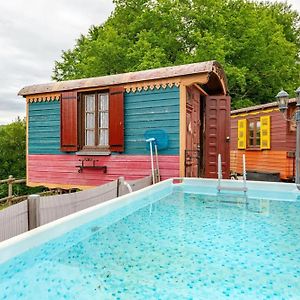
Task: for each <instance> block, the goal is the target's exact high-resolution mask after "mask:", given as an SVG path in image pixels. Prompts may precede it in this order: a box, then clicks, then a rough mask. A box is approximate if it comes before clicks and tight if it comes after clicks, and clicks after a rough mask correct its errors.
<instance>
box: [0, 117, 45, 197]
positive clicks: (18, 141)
mask: <svg viewBox="0 0 300 300" xmlns="http://www.w3.org/2000/svg"><path fill="white" fill-rule="evenodd" d="M0 166H1V168H0V179H7V178H8V176H9V175H12V176H13V177H14V178H16V179H21V178H26V123H25V120H21V119H18V120H16V121H15V122H13V123H11V124H8V125H3V126H0ZM39 190H41V189H40V188H34V189H32V188H31V189H30V188H28V187H26V186H25V184H18V185H17V184H16V185H14V186H13V192H14V194H15V195H26V194H27V193H34V192H37V191H39ZM6 196H7V184H0V198H3V197H6Z"/></svg>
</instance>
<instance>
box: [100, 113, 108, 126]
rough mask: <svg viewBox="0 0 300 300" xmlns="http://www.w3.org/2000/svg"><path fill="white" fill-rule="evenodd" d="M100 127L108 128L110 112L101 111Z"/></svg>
mask: <svg viewBox="0 0 300 300" xmlns="http://www.w3.org/2000/svg"><path fill="white" fill-rule="evenodd" d="M99 128H108V112H102V113H100V118H99Z"/></svg>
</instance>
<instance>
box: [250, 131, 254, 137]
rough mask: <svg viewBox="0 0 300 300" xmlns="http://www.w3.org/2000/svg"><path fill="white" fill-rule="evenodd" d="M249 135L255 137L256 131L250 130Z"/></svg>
mask: <svg viewBox="0 0 300 300" xmlns="http://www.w3.org/2000/svg"><path fill="white" fill-rule="evenodd" d="M249 137H250V138H253V137H254V131H253V130H251V131H250V130H249Z"/></svg>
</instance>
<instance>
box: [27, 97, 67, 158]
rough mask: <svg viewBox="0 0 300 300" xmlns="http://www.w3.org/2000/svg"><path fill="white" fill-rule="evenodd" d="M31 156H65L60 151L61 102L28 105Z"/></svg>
mask: <svg viewBox="0 0 300 300" xmlns="http://www.w3.org/2000/svg"><path fill="white" fill-rule="evenodd" d="M28 113H29V122H28V147H29V149H28V151H29V153H30V154H63V153H62V152H61V151H60V102H59V101H58V100H55V101H51V102H35V103H29V104H28Z"/></svg>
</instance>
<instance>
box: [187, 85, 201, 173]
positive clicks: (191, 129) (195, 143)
mask: <svg viewBox="0 0 300 300" xmlns="http://www.w3.org/2000/svg"><path fill="white" fill-rule="evenodd" d="M199 142H200V92H199V91H198V90H197V89H196V88H195V87H188V88H187V104H186V153H185V176H186V177H199Z"/></svg>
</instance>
